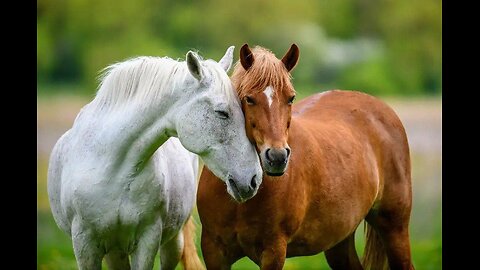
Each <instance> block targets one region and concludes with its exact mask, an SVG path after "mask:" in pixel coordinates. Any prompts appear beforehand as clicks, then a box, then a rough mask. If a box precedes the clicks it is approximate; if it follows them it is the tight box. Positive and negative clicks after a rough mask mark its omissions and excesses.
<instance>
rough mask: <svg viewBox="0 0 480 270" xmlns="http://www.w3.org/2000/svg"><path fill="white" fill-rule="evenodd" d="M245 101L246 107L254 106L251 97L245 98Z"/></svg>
mask: <svg viewBox="0 0 480 270" xmlns="http://www.w3.org/2000/svg"><path fill="white" fill-rule="evenodd" d="M245 101H247V104H248V105H255V101H254V100H253V98H252V97H249V96H247V97H245Z"/></svg>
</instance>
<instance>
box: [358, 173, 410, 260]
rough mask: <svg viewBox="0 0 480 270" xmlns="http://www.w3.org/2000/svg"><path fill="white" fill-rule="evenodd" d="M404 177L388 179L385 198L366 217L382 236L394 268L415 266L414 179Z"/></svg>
mask: <svg viewBox="0 0 480 270" xmlns="http://www.w3.org/2000/svg"><path fill="white" fill-rule="evenodd" d="M397 179H399V178H397ZM402 180H403V181H393V180H390V181H388V182H387V180H386V181H385V188H384V194H383V198H382V200H381V201H380V203H379V205H378V208H377V209H375V210H373V211H371V212H370V213H369V214H368V215H367V217H366V220H367V222H368V223H369V224H370V225H372V227H373V229H374V231H376V233H378V234H379V236H380V239H381V245H383V246H384V248H385V252H386V255H387V258H388V264H389V266H390V269H392V270H395V269H414V268H413V264H412V260H411V253H410V240H409V234H408V224H409V222H410V211H411V207H412V201H411V189H410V185H409V183H410V182H409V181H408V182H407V180H406V179H402ZM407 183H408V185H407ZM387 184H389V185H388V186H387ZM367 236H368V235H367ZM367 240H368V239H367Z"/></svg>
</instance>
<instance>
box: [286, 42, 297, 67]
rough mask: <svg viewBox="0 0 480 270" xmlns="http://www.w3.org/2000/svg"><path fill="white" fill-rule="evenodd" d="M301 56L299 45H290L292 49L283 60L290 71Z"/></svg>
mask: <svg viewBox="0 0 480 270" xmlns="http://www.w3.org/2000/svg"><path fill="white" fill-rule="evenodd" d="M299 56H300V50H299V49H298V46H297V45H296V44H295V43H294V44H292V46H291V47H290V50H288V52H287V53H286V54H285V55H284V56H283V58H282V62H283V64H284V65H285V67H286V68H287V70H288V71H290V70H292V69H293V68H294V67H295V65H296V64H297V62H298V57H299Z"/></svg>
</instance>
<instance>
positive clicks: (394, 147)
mask: <svg viewBox="0 0 480 270" xmlns="http://www.w3.org/2000/svg"><path fill="white" fill-rule="evenodd" d="M293 116H294V118H297V119H302V120H305V121H308V122H310V123H317V125H318V126H319V127H321V128H325V127H328V128H331V129H336V130H339V128H338V127H339V126H342V127H347V128H348V129H349V130H350V131H351V132H353V133H354V134H355V138H356V139H357V140H358V141H360V142H361V143H364V144H368V145H369V147H371V150H372V152H373V153H374V154H375V158H376V163H377V164H378V168H379V177H380V190H379V194H378V196H377V200H379V199H381V197H382V194H383V191H384V188H383V187H384V185H385V184H386V185H388V187H392V186H402V187H406V189H405V190H404V191H405V192H406V193H408V192H409V190H410V185H411V184H410V153H409V147H408V140H407V135H406V132H405V129H404V127H403V124H402V122H401V121H400V119H399V117H398V116H397V114H396V113H395V112H394V111H393V109H392V108H391V107H390V106H388V105H387V104H386V103H384V102H383V101H381V100H379V99H378V98H375V97H373V96H370V95H368V94H365V93H361V92H357V91H343V90H332V91H327V92H323V93H319V94H316V95H312V96H310V97H307V98H305V99H303V100H302V101H300V102H298V103H297V104H296V105H295V106H294V109H293ZM322 124H324V125H322ZM397 184H399V185H397ZM407 189H408V190H407Z"/></svg>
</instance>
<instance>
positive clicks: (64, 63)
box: [37, 0, 442, 95]
mask: <svg viewBox="0 0 480 270" xmlns="http://www.w3.org/2000/svg"><path fill="white" fill-rule="evenodd" d="M441 9H442V3H441V1H440V0H424V1H414V0H402V1H369V0H337V1H329V0H320V1H314V0H308V1H297V2H292V1H288V0H278V1H255V0H244V1H220V0H200V1H190V0H177V1H167V0H161V1H158V0H137V1H128V0H116V1H113V0H102V1H93V0H69V1H62V0H39V1H38V2H37V40H38V41H37V76H38V83H39V84H43V85H44V84H58V83H62V84H65V83H67V84H80V85H82V86H83V87H82V88H83V89H85V90H84V91H85V93H86V94H92V93H94V90H95V88H96V85H97V81H96V77H97V75H98V72H99V71H100V70H101V69H102V68H104V67H105V66H107V65H109V64H111V63H114V62H117V61H121V60H124V59H126V58H130V57H133V56H138V55H157V56H170V57H172V58H184V55H185V53H186V52H187V51H188V50H189V49H196V50H198V51H199V52H200V53H201V54H202V55H203V56H205V57H206V58H212V59H217V60H218V59H219V58H220V57H221V56H222V54H223V53H224V50H225V49H226V48H227V47H228V46H230V45H236V48H237V51H236V52H237V53H236V54H235V56H236V58H238V49H239V48H240V46H241V45H243V43H249V44H250V45H252V46H253V45H261V46H263V47H266V48H269V49H271V50H272V51H273V52H274V53H276V55H277V57H281V56H283V54H284V53H285V52H286V51H287V49H288V47H289V46H290V44H291V43H297V44H298V45H299V47H300V50H301V57H300V62H299V65H298V67H297V68H296V69H295V70H294V72H293V76H294V79H295V85H296V87H299V88H301V89H309V90H308V91H309V92H318V91H320V90H326V89H328V88H355V89H360V88H362V90H364V91H366V92H370V93H375V94H381V95H386V94H391V95H393V94H438V93H440V92H441V74H442V68H441V65H442V57H441V50H442V44H441V30H442V29H441ZM362 40H367V41H370V43H369V44H370V45H368V44H367V49H369V50H370V51H372V50H373V51H376V54H365V55H364V54H363V52H364V50H358V45H359V44H361V41H362ZM372 41H373V42H372ZM367 43H368V42H367ZM362 44H363V43H362ZM368 46H370V47H368ZM359 58H361V59H359ZM40 89H51V87H50V88H43V87H41V88H40Z"/></svg>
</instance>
